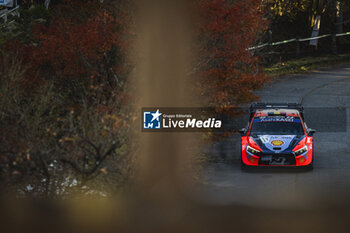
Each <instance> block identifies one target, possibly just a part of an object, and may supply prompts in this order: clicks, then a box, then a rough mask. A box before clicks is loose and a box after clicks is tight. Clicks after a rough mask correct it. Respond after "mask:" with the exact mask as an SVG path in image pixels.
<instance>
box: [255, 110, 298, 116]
mask: <svg viewBox="0 0 350 233" xmlns="http://www.w3.org/2000/svg"><path fill="white" fill-rule="evenodd" d="M273 115H276V116H286V117H287V116H292V117H297V116H300V112H299V111H298V110H297V109H284V108H276V109H273V108H269V109H257V110H256V116H257V117H259V116H273Z"/></svg>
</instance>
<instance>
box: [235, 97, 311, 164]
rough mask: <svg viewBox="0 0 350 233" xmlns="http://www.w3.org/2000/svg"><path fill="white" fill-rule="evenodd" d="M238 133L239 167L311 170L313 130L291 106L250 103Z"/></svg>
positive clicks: (301, 113) (301, 109) (296, 109)
mask: <svg viewBox="0 0 350 233" xmlns="http://www.w3.org/2000/svg"><path fill="white" fill-rule="evenodd" d="M240 133H241V151H242V154H241V164H242V168H247V167H253V166H294V167H306V168H310V169H311V168H312V166H313V159H314V158H313V157H314V156H313V137H312V136H313V134H314V133H315V130H314V129H310V128H308V127H307V125H306V123H305V122H304V116H303V107H302V106H301V105H300V104H295V103H287V104H283V103H282V104H280V103H253V104H252V105H251V106H250V117H249V122H248V124H247V126H246V128H243V129H241V130H240Z"/></svg>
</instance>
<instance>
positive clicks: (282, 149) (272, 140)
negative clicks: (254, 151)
mask: <svg viewBox="0 0 350 233" xmlns="http://www.w3.org/2000/svg"><path fill="white" fill-rule="evenodd" d="M304 137H305V136H304V135H303V136H300V135H256V136H255V137H252V139H253V140H254V141H255V142H256V143H257V144H258V145H259V146H260V148H261V149H262V152H264V153H292V150H293V148H294V147H295V146H296V145H297V144H298V142H300V141H301V140H302V139H303V138H304Z"/></svg>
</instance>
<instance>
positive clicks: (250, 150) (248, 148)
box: [247, 146, 260, 154]
mask: <svg viewBox="0 0 350 233" xmlns="http://www.w3.org/2000/svg"><path fill="white" fill-rule="evenodd" d="M247 151H248V152H250V153H252V154H257V153H259V152H260V151H259V150H256V149H254V148H252V147H250V146H247Z"/></svg>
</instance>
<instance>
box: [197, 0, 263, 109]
mask: <svg viewBox="0 0 350 233" xmlns="http://www.w3.org/2000/svg"><path fill="white" fill-rule="evenodd" d="M260 4H261V1H259V0H247V1H235V2H234V3H232V2H231V1H224V0H204V1H199V2H198V5H199V9H200V13H201V16H202V17H201V18H202V21H201V22H202V24H201V27H200V30H199V32H200V33H199V35H198V38H199V43H198V44H197V46H198V48H197V51H205V52H202V53H201V54H200V58H199V59H200V61H208V62H206V63H203V62H200V64H204V65H201V67H200V69H198V70H199V71H200V76H201V79H202V82H198V83H200V88H201V92H202V93H203V92H204V93H205V95H207V96H210V97H211V100H212V102H211V103H210V104H211V105H215V106H222V107H227V106H235V105H237V104H240V103H243V102H247V101H251V100H252V99H253V98H254V95H253V94H252V91H251V90H253V89H255V88H257V87H259V86H261V85H262V84H263V83H264V82H265V81H266V77H265V76H264V75H263V74H262V72H261V69H260V68H259V63H258V59H257V58H256V57H254V56H253V55H252V54H251V53H250V52H248V51H247V50H246V49H247V48H248V47H250V46H251V45H252V44H254V41H255V40H256V38H257V37H258V36H259V33H260V32H262V31H263V30H264V29H265V27H266V24H265V23H264V22H265V21H264V18H263V15H262V12H261V11H260V10H259V6H260Z"/></svg>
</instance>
